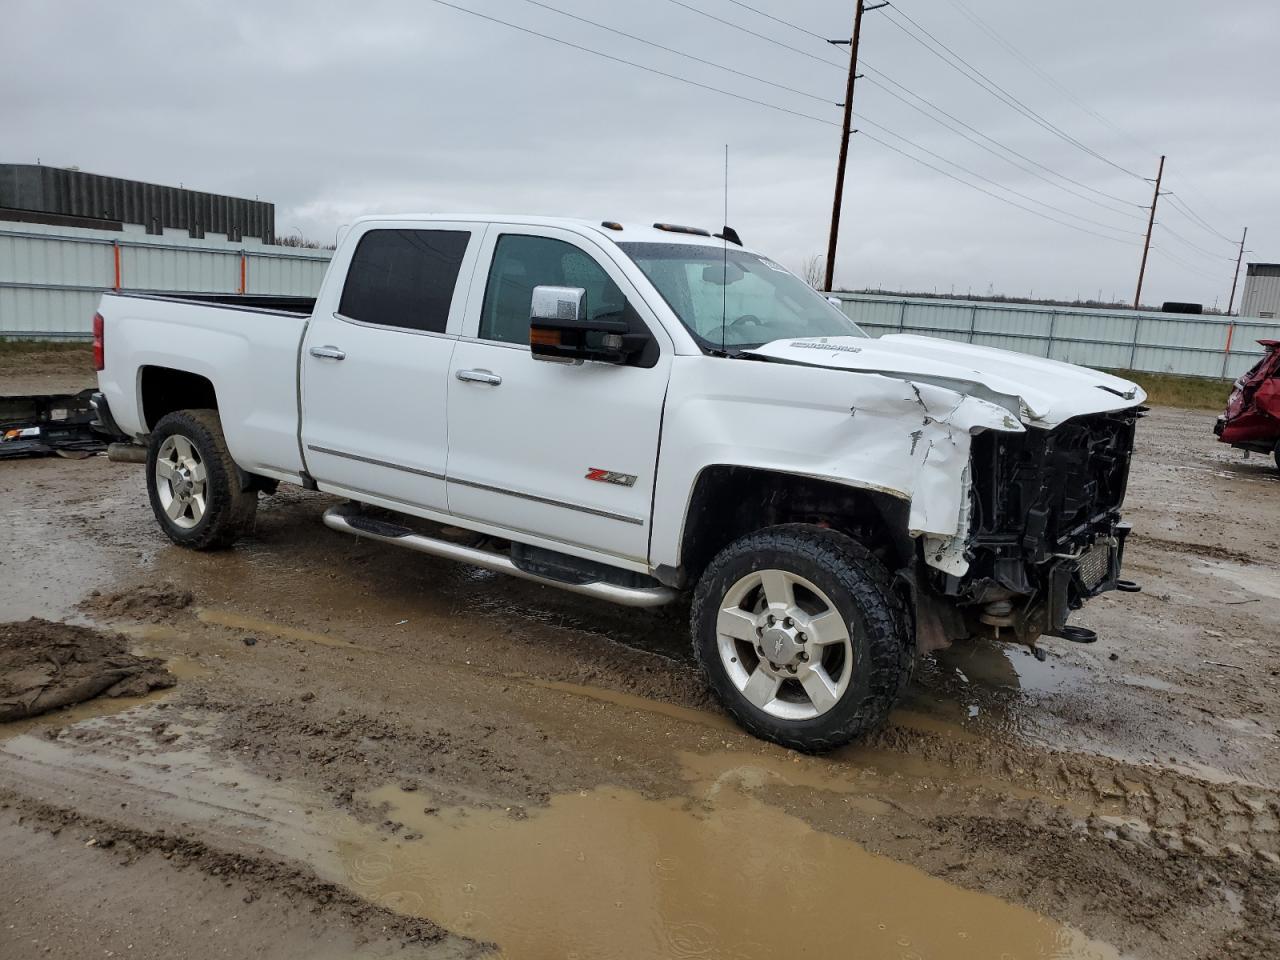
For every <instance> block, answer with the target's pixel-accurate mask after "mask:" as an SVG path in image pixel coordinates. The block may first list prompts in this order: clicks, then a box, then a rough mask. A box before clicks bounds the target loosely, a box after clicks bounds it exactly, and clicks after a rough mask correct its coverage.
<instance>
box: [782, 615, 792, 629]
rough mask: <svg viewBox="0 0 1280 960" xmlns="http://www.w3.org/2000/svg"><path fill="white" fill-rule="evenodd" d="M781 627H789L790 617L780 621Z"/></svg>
mask: <svg viewBox="0 0 1280 960" xmlns="http://www.w3.org/2000/svg"><path fill="white" fill-rule="evenodd" d="M782 625H783V626H784V627H789V626H791V618H790V617H787V618H786V619H785V620H783V621H782Z"/></svg>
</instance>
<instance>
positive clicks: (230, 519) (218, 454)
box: [147, 410, 258, 550]
mask: <svg viewBox="0 0 1280 960" xmlns="http://www.w3.org/2000/svg"><path fill="white" fill-rule="evenodd" d="M175 434H176V435H180V436H183V437H185V438H186V439H187V440H188V441H190V443H191V444H192V446H194V447H195V448H196V451H197V452H198V453H199V455H200V460H201V461H202V462H203V464H204V467H205V474H206V479H205V504H206V505H205V511H204V516H202V517H201V518H200V520H199V522H198V523H196V525H195V526H193V527H191V528H189V529H187V528H183V527H180V526H178V525H177V524H175V523H174V522H173V521H172V520H170V519H169V517H168V516H166V514H165V512H164V507H163V506H162V505H161V502H160V494H159V491H158V489H157V479H156V459H157V457H158V455H159V452H160V447H161V445H162V444H163V443H164V441H165V439H166V438H167V437H170V436H173V435H175ZM147 496H148V498H149V499H150V501H151V510H152V512H153V513H154V514H155V516H156V521H157V522H158V523H159V524H160V528H161V529H162V530H164V532H165V534H166V535H167V536H168V537H169V539H170V540H172V541H173V542H174V543H176V544H178V545H179V546H183V547H189V548H190V549H192V550H218V549H222V548H224V547H229V546H231V545H232V544H233V543H235V542H236V540H238V539H239V538H240V537H242V536H244V535H245V534H247V533H250V532H251V531H252V530H253V523H254V518H255V517H256V516H257V513H258V492H257V491H256V490H242V489H241V481H240V471H239V469H238V468H237V467H236V463H235V461H234V460H232V459H231V452H230V451H229V450H228V449H227V441H226V438H225V437H224V436H223V433H222V421H221V420H220V419H219V417H218V412H217V411H216V410H177V411H175V412H173V413H170V414H166V415H165V416H164V417H161V419H160V422H159V423H157V424H156V428H155V430H153V431H152V433H151V438H150V442H149V443H148V445H147Z"/></svg>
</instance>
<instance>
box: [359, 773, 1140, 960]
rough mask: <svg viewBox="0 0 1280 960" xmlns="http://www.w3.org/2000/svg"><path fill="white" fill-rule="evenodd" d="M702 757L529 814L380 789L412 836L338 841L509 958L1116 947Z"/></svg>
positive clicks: (419, 908)
mask: <svg viewBox="0 0 1280 960" xmlns="http://www.w3.org/2000/svg"><path fill="white" fill-rule="evenodd" d="M701 766H702V769H701V770H699V771H691V773H693V775H695V776H697V777H698V778H699V779H700V780H701V781H702V782H701V785H700V788H699V789H698V790H697V791H696V792H695V795H694V796H693V797H692V798H691V799H670V800H652V799H646V798H645V797H643V796H641V795H640V794H638V793H635V792H632V791H630V790H625V789H620V788H616V787H599V788H596V789H594V790H590V791H581V792H578V793H572V794H561V795H557V796H555V797H553V798H552V799H551V803H550V805H549V806H548V807H547V808H545V809H540V810H536V811H534V812H532V813H530V814H529V815H528V816H527V818H515V817H513V816H511V815H510V814H509V813H508V812H506V811H504V810H474V809H466V808H446V809H442V810H439V811H436V810H435V808H434V807H433V806H432V804H431V798H430V796H429V795H424V794H422V793H418V792H411V793H407V792H405V791H403V790H402V789H400V788H399V787H395V786H388V787H383V788H381V789H378V790H374V791H371V792H370V793H368V794H366V795H365V796H364V799H365V800H366V801H367V802H369V803H371V804H386V805H387V807H388V808H389V809H390V813H389V816H390V817H391V818H392V819H393V820H396V821H399V822H401V823H403V824H404V825H405V828H406V830H407V831H408V833H407V835H406V838H405V839H404V840H402V841H400V842H399V843H398V844H397V845H396V846H395V847H393V848H392V849H387V846H386V844H385V843H372V844H371V843H369V842H368V838H367V837H359V836H357V837H354V838H345V839H340V840H339V842H338V849H339V853H340V856H341V857H342V860H343V863H344V865H345V867H346V870H347V874H348V882H349V883H350V884H351V886H352V887H353V888H354V889H355V890H356V891H358V892H359V893H360V894H361V895H363V896H365V897H367V898H370V899H372V900H374V901H375V902H377V903H379V904H381V905H383V906H386V907H389V908H391V909H393V910H395V911H397V912H402V913H409V914H417V915H422V916H429V917H431V918H433V919H434V920H436V921H437V922H439V923H441V924H443V925H444V926H446V927H448V928H450V929H452V930H454V931H456V932H458V933H462V934H466V935H468V936H471V937H475V938H477V939H481V940H491V941H493V942H496V943H497V944H498V946H499V949H500V955H501V956H503V957H506V958H508V960H525V958H529V960H532V958H543V957H550V956H558V957H566V958H574V957H578V958H583V960H586V958H592V960H594V958H605V957H607V958H616V960H625V958H631V957H635V958H651V957H658V956H664V957H681V958H686V957H699V958H702V957H706V958H721V957H743V958H745V957H767V956H783V955H791V954H799V955H804V956H821V957H827V956H846V955H857V956H858V957H860V958H867V960H876V958H897V960H906V958H924V957H947V958H955V960H964V958H975V960H976V958H980V957H981V958H989V957H1007V958H1011V960H1012V958H1024V957H1055V958H1062V960H1067V958H1114V957H1118V956H1119V954H1118V952H1117V951H1116V950H1115V949H1113V948H1112V947H1110V946H1109V945H1107V944H1104V943H1101V942H1099V941H1095V940H1091V939H1089V938H1088V937H1086V936H1084V935H1083V934H1082V933H1080V932H1079V931H1077V930H1075V929H1072V928H1070V927H1066V926H1063V925H1061V924H1058V923H1056V922H1054V921H1052V920H1049V919H1047V918H1045V917H1042V916H1040V915H1038V914H1036V913H1034V912H1032V911H1030V910H1027V909H1024V908H1022V907H1018V906H1014V905H1012V904H1009V903H1007V902H1005V901H1002V900H999V899H997V898H995V897H991V896H988V895H986V894H980V893H975V892H972V891H967V890H963V889H961V888H959V887H956V886H953V885H951V884H948V883H947V882H945V881H943V880H939V879H936V878H933V877H930V876H929V875H927V874H925V873H923V872H921V871H919V870H917V869H915V868H913V867H910V866H907V865H905V864H901V863H897V862H895V861H893V860H889V859H887V858H885V857H881V856H878V855H875V854H871V853H869V852H867V851H866V850H864V849H863V848H861V847H859V846H858V845H857V844H855V843H853V842H851V841H848V840H844V839H840V838H837V837H834V836H832V835H830V834H826V833H822V832H819V831H816V830H814V829H813V828H812V827H810V826H809V825H808V824H806V823H805V822H804V821H802V820H800V819H798V818H796V817H793V816H791V815H789V814H787V813H785V812H783V811H781V810H779V809H777V808H775V807H772V806H769V805H767V804H765V803H763V802H761V801H760V800H758V799H756V798H755V797H753V796H751V795H750V794H749V793H747V792H744V791H743V790H742V789H741V788H740V784H739V782H737V780H736V777H734V776H732V775H727V774H728V773H729V771H728V770H721V771H720V774H719V775H717V776H715V777H713V778H712V779H711V780H710V781H707V780H705V779H703V778H704V777H705V775H706V774H707V773H708V772H709V770H714V769H715V767H716V763H715V761H714V759H712V760H711V761H710V767H708V765H707V763H703V764H702V765H701ZM766 775H767V772H766ZM428 810H431V811H432V812H430V813H428V812H426V811H428ZM409 837H413V839H409Z"/></svg>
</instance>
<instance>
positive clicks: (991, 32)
mask: <svg viewBox="0 0 1280 960" xmlns="http://www.w3.org/2000/svg"><path fill="white" fill-rule="evenodd" d="M950 2H951V4H952V6H954V7H955V8H956V9H958V10H959V11H960V12H961V13H962V14H963V15H964V16H965V17H966V18H967V19H968V20H969V21H970V22H971V23H973V24H974V25H975V26H977V27H978V28H979V29H980V30H982V31H983V32H984V33H986V34H987V36H989V37H991V39H992V40H994V41H995V42H996V43H998V44H999V45H1000V46H1001V47H1003V48H1004V49H1005V50H1007V51H1008V52H1009V53H1010V54H1012V55H1013V56H1014V57H1016V58H1017V59H1018V60H1019V61H1021V62H1022V64H1023V65H1025V66H1026V67H1027V68H1028V69H1030V70H1031V71H1033V72H1034V73H1035V74H1036V75H1037V76H1038V77H1040V79H1042V80H1043V81H1045V83H1047V84H1049V85H1050V86H1052V87H1053V88H1054V89H1056V90H1057V91H1058V92H1059V93H1061V94H1062V95H1063V96H1065V97H1066V98H1067V99H1069V100H1070V101H1071V102H1072V103H1074V104H1075V105H1076V106H1077V107H1079V108H1080V109H1081V110H1083V111H1084V112H1085V113H1087V114H1088V115H1089V116H1091V117H1093V118H1094V119H1095V120H1097V121H1098V122H1099V123H1102V124H1104V125H1105V126H1107V127H1109V128H1110V129H1111V130H1113V131H1114V132H1116V133H1118V134H1120V135H1121V136H1122V137H1124V138H1125V139H1126V140H1128V141H1129V142H1130V143H1132V144H1133V145H1134V146H1135V147H1138V148H1139V149H1141V150H1149V149H1150V148H1149V147H1148V146H1146V145H1144V144H1142V143H1139V142H1138V141H1137V140H1136V139H1134V138H1133V137H1132V136H1130V135H1129V134H1128V133H1126V132H1125V131H1124V130H1122V129H1121V128H1120V127H1118V126H1116V125H1115V124H1114V123H1112V122H1111V121H1110V120H1108V119H1107V118H1106V117H1105V116H1103V115H1102V114H1101V113H1099V112H1098V111H1097V110H1095V109H1094V108H1093V107H1091V106H1089V105H1088V104H1087V103H1085V102H1084V101H1083V100H1081V99H1080V98H1079V97H1077V96H1076V95H1075V94H1074V93H1073V92H1072V91H1071V90H1070V89H1069V88H1067V87H1066V86H1065V85H1063V84H1062V83H1060V82H1059V81H1058V80H1057V79H1056V78H1054V77H1053V76H1052V75H1050V74H1049V73H1048V72H1046V71H1045V70H1044V69H1043V68H1041V66H1040V65H1039V64H1038V63H1036V62H1035V61H1034V60H1032V59H1031V58H1030V57H1028V56H1027V55H1026V54H1024V53H1023V52H1022V51H1021V50H1019V49H1018V48H1017V47H1016V46H1014V45H1013V44H1012V43H1011V42H1010V41H1008V40H1006V39H1005V38H1004V37H1003V36H1002V35H1001V34H1000V32H999V31H997V30H996V28H995V27H993V26H991V24H989V23H988V22H987V21H986V20H984V19H982V17H980V16H978V14H976V13H974V11H973V10H971V9H969V7H967V6H965V5H964V4H963V3H961V2H960V0H950Z"/></svg>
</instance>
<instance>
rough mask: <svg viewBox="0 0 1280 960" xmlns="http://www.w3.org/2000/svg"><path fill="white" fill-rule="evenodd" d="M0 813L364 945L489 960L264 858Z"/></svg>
mask: <svg viewBox="0 0 1280 960" xmlns="http://www.w3.org/2000/svg"><path fill="white" fill-rule="evenodd" d="M0 811H7V812H11V813H14V814H16V816H17V822H18V823H19V825H21V826H23V827H26V828H27V829H33V830H43V831H46V832H50V833H53V834H55V835H56V834H58V833H60V832H61V831H62V830H64V829H71V830H75V831H77V832H79V833H82V834H84V835H86V837H87V839H86V840H85V841H84V843H85V845H86V846H90V847H96V848H97V849H99V850H101V851H103V853H104V854H105V855H107V856H110V857H112V858H113V859H114V861H115V862H116V863H117V864H119V865H121V866H125V867H127V866H128V865H129V864H131V863H133V862H134V861H135V860H137V859H139V858H141V857H144V856H146V855H148V854H151V853H157V854H159V855H160V856H162V857H164V859H165V860H167V861H169V863H170V864H171V865H172V866H173V867H174V868H175V869H180V870H181V869H195V870H199V871H200V872H201V873H203V874H206V875H207V876H209V877H212V878H217V879H219V880H221V881H222V882H223V883H226V884H228V885H229V884H231V883H232V882H233V881H234V882H238V883H240V884H242V885H243V886H245V887H247V888H248V891H249V892H248V894H246V900H245V902H246V903H248V902H250V898H252V899H257V898H258V897H260V896H262V895H263V893H264V892H265V891H266V890H267V889H271V890H273V891H277V892H282V893H284V894H285V895H286V896H288V897H289V898H290V899H292V900H294V901H300V902H303V903H307V904H310V905H311V906H312V907H313V908H314V909H316V910H320V909H323V910H324V911H326V912H327V913H332V914H333V915H335V918H336V917H341V918H342V920H344V921H345V922H346V923H348V924H349V925H351V926H352V927H354V928H356V929H357V930H358V931H360V932H361V934H362V935H363V936H364V937H365V938H367V940H369V941H375V940H383V941H385V940H388V939H391V940H397V941H399V944H400V946H401V947H404V946H408V945H411V944H418V945H434V944H441V945H444V944H448V945H449V946H450V947H452V952H451V954H450V955H451V956H456V957H457V958H458V960H471V958H476V957H481V956H485V955H489V954H490V953H491V951H492V949H493V946H492V944H485V943H478V942H476V941H473V940H468V939H466V938H463V937H459V936H457V935H456V934H453V933H451V932H449V931H448V930H445V929H444V928H443V927H441V926H439V925H438V924H436V923H434V922H433V921H431V920H428V919H424V918H420V917H412V916H406V915H404V914H400V913H396V912H395V911H393V910H390V909H388V908H387V907H384V906H381V905H378V904H375V903H373V902H371V901H369V900H366V899H364V898H363V897H360V896H358V895H357V894H355V893H353V892H351V891H350V890H348V889H347V888H346V887H344V886H342V885H341V884H338V883H334V882H332V881H329V880H324V879H322V878H320V877H319V876H317V875H316V874H315V873H314V872H313V871H312V870H310V869H309V868H307V867H305V866H302V865H300V864H297V863H291V862H288V861H285V860H281V859H275V858H272V857H268V856H265V855H264V856H249V855H246V854H242V853H232V852H229V851H226V850H220V849H218V848H216V847H214V846H212V845H210V844H209V843H207V842H205V841H203V840H200V839H196V838H194V837H192V836H190V835H187V834H180V833H177V832H176V831H170V830H165V829H157V830H145V829H139V828H137V827H131V826H126V825H124V824H122V823H119V822H117V821H114V820H105V819H102V818H100V817H95V816H90V815H87V814H84V813H81V812H80V811H78V810H75V809H72V808H69V807H63V806H59V805H57V804H55V803H50V802H47V801H45V800H42V799H35V798H32V797H29V796H26V795H24V794H21V793H18V792H16V791H14V790H10V789H7V788H0Z"/></svg>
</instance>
